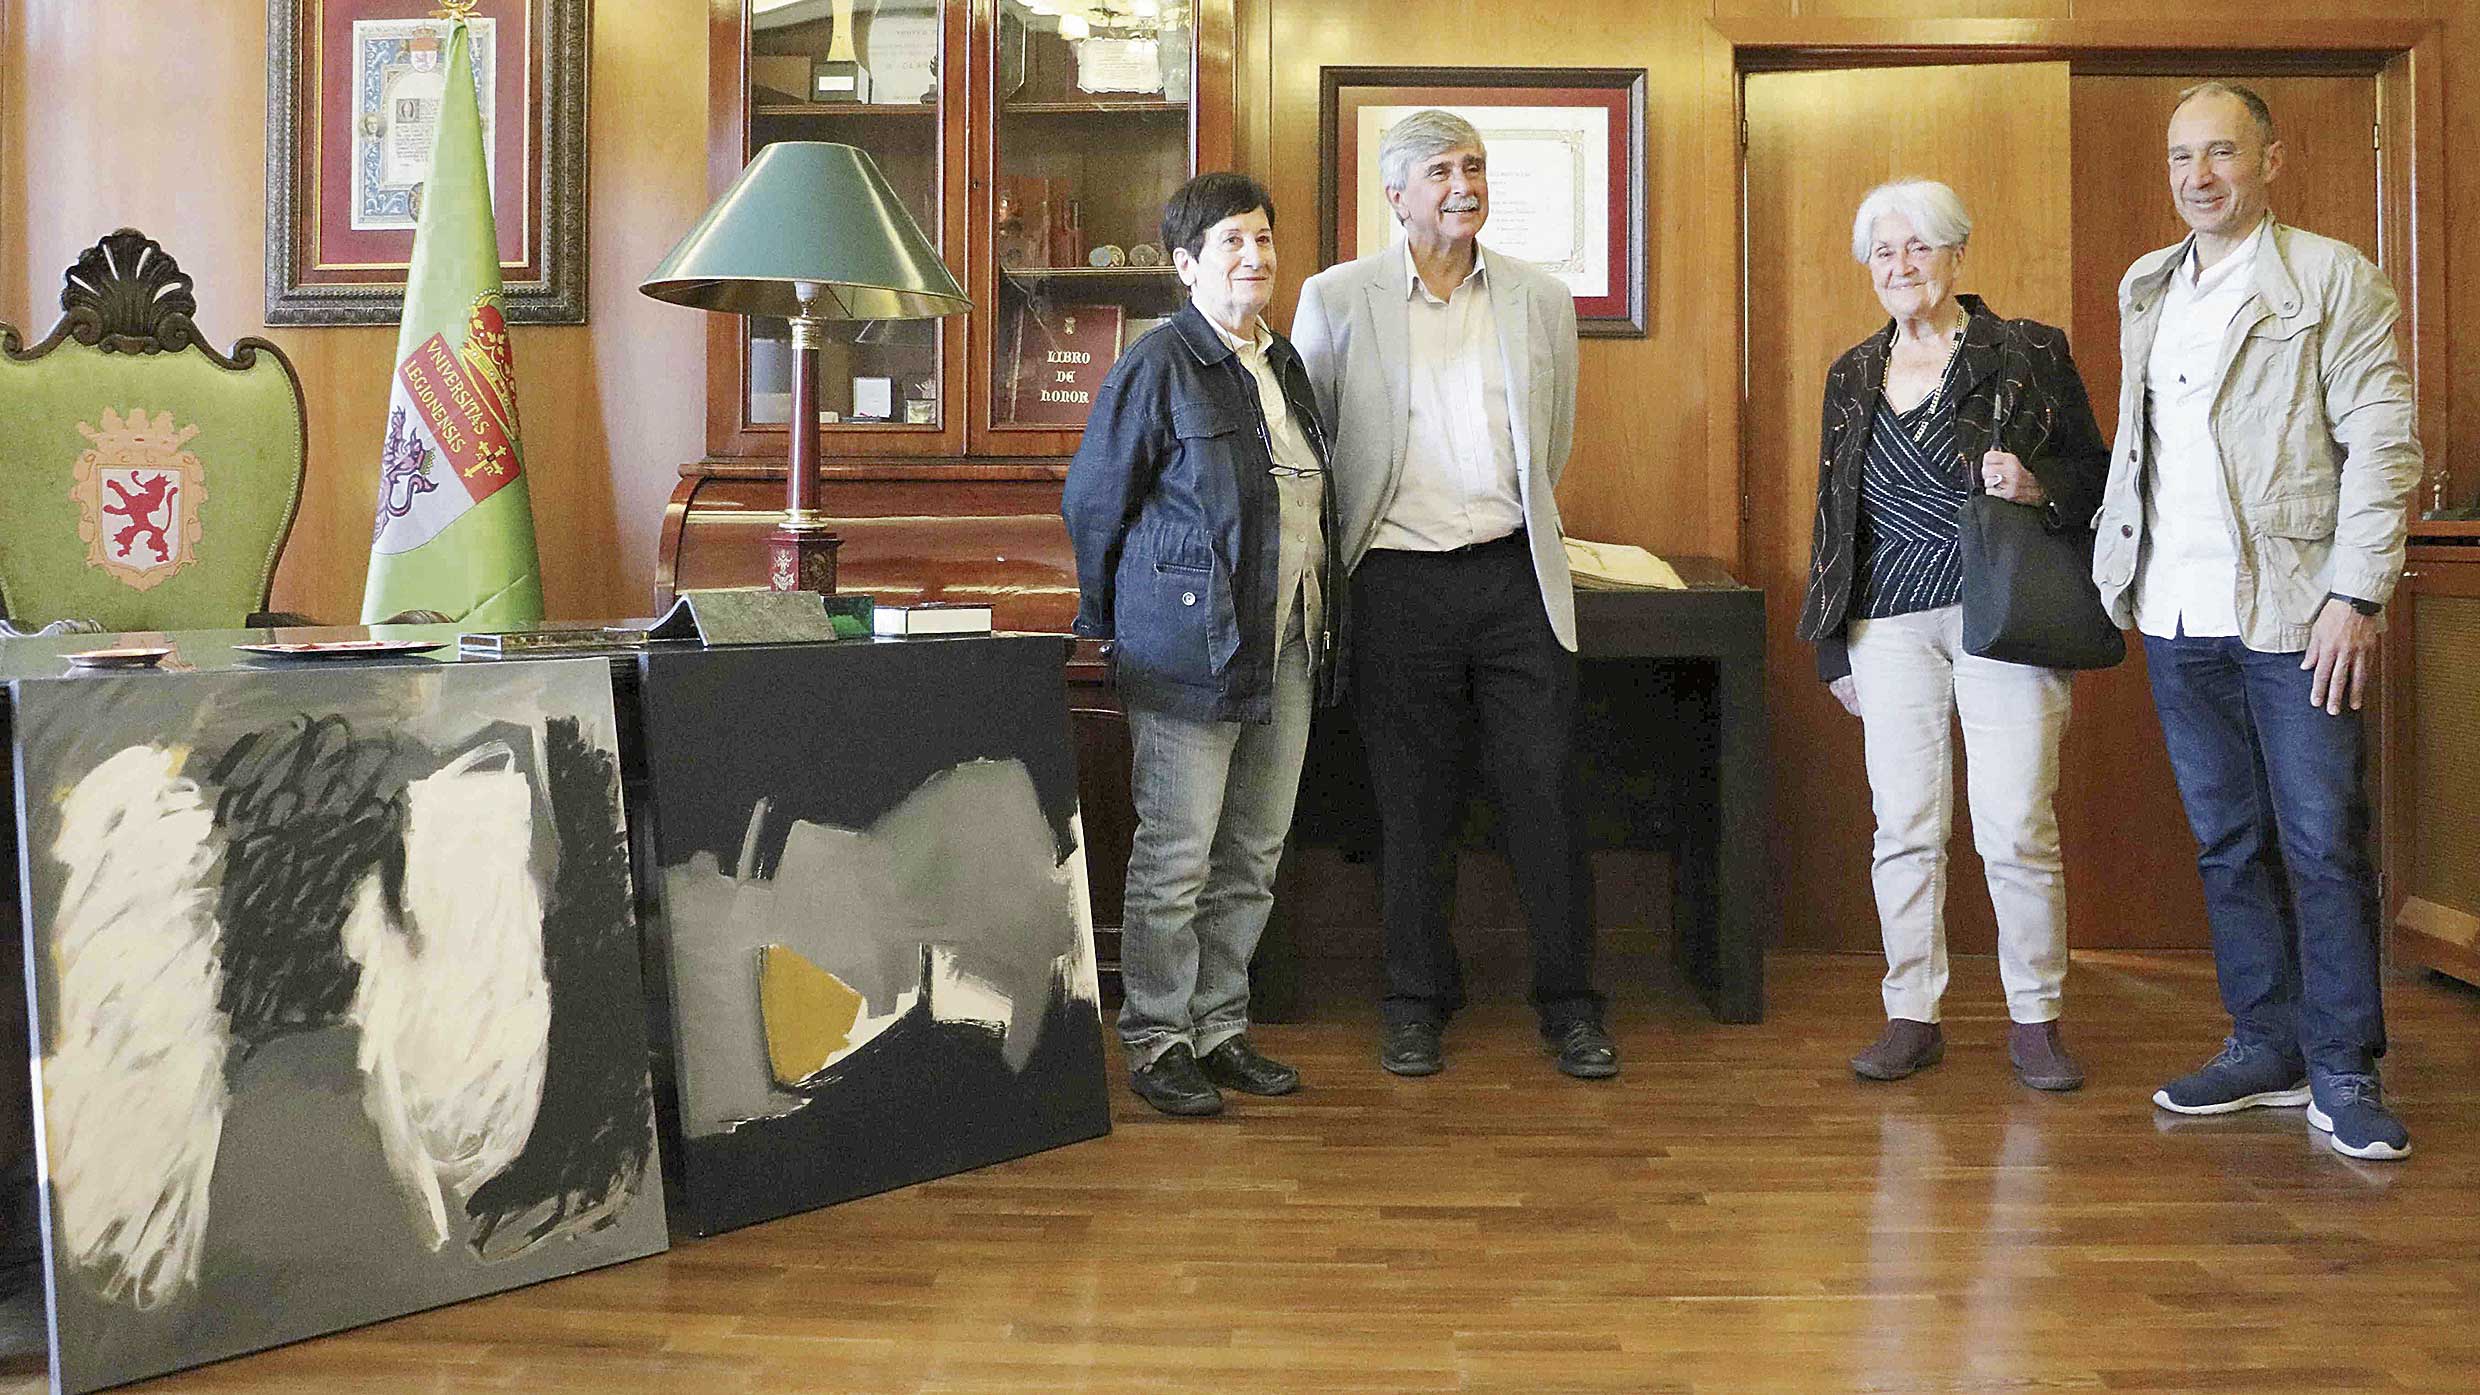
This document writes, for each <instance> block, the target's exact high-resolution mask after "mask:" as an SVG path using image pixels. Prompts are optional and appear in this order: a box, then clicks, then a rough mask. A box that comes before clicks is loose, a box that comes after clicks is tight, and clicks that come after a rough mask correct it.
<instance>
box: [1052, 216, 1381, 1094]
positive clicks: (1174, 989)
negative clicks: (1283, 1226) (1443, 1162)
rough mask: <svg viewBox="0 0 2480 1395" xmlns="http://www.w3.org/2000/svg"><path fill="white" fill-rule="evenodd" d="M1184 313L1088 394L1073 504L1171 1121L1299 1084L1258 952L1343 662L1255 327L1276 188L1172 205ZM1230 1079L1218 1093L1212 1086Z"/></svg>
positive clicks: (1321, 499)
mask: <svg viewBox="0 0 2480 1395" xmlns="http://www.w3.org/2000/svg"><path fill="white" fill-rule="evenodd" d="M1162 233H1163V242H1164V245H1165V246H1166V247H1167V248H1169V249H1170V251H1171V258H1172V264H1173V266H1174V268H1175V269H1176V270H1177V271H1178V272H1179V276H1180V279H1181V281H1182V282H1183V283H1185V284H1186V285H1187V286H1188V289H1189V303H1188V304H1187V305H1184V306H1182V307H1181V308H1180V310H1179V313H1177V314H1175V315H1173V316H1172V317H1171V318H1170V320H1169V321H1168V322H1166V323H1165V324H1164V325H1162V326H1161V327H1159V328H1157V329H1154V330H1152V331H1150V332H1149V333H1147V334H1146V335H1145V336H1144V337H1143V338H1141V339H1139V340H1138V341H1137V342H1136V343H1135V344H1133V345H1131V346H1130V347H1129V349H1128V351H1127V352H1126V353H1125V354H1123V355H1121V357H1120V359H1119V362H1117V363H1116V364H1114V365H1112V368H1111V374H1110V377H1109V378H1108V379H1106V380H1105V381H1104V382H1103V385H1102V389H1101V391H1100V392H1098V393H1097V394H1096V395H1095V398H1094V408H1093V414H1092V416H1091V417H1090V418H1089V419H1088V420H1087V422H1086V426H1085V439H1084V443H1083V444H1082V445H1081V446H1079V447H1078V448H1077V453H1076V458H1075V460H1074V461H1072V462H1071V463H1070V464H1069V466H1068V482H1067V488H1066V493H1065V497H1064V499H1063V501H1062V504H1061V513H1062V514H1063V515H1064V516H1065V518H1066V519H1067V523H1068V535H1069V539H1070V541H1071V542H1072V543H1073V544H1074V545H1075V548H1076V568H1077V584H1078V590H1079V592H1080V595H1079V599H1078V608H1077V616H1076V632H1077V633H1078V634H1081V635H1089V636H1093V637H1095V638H1098V639H1104V640H1108V641H1109V642H1110V652H1111V654H1112V656H1113V660H1112V662H1113V672H1114V674H1115V677H1116V680H1117V684H1118V689H1119V695H1120V700H1121V704H1122V705H1123V706H1124V707H1125V708H1126V709H1127V712H1128V731H1129V737H1130V740H1131V743H1132V744H1133V746H1134V748H1135V760H1134V763H1133V764H1132V766H1131V769H1130V777H1129V784H1130V794H1131V796H1132V801H1133V803H1134V804H1135V806H1136V814H1137V829H1136V837H1135V839H1134V842H1133V844H1132V846H1131V848H1130V850H1129V855H1128V891H1127V901H1126V909H1125V912H1124V914H1123V916H1122V923H1121V931H1120V981H1121V984H1122V988H1123V996H1124V999H1125V1001H1124V1004H1123V1006H1122V1007H1121V1009H1120V1015H1119V1034H1120V1040H1121V1041H1122V1043H1123V1044H1125V1046H1126V1047H1127V1050H1128V1058H1129V1067H1130V1069H1129V1088H1130V1089H1131V1090H1133V1091H1135V1092H1136V1094H1137V1096H1138V1097H1139V1098H1141V1099H1143V1100H1144V1101H1145V1102H1146V1103H1147V1104H1150V1105H1152V1106H1153V1107H1154V1108H1156V1109H1158V1110H1161V1111H1162V1112H1164V1113H1166V1114H1175V1115H1198V1114H1213V1113H1217V1112H1219V1111H1220V1110H1221V1109H1222V1107H1223V1100H1222V1094H1221V1090H1238V1091H1240V1092H1242V1093H1244V1094H1251V1095H1282V1094H1289V1093H1290V1092H1291V1091H1293V1090H1295V1089H1297V1088H1299V1085H1300V1075H1299V1073H1298V1072H1297V1071H1294V1070H1293V1069H1292V1068H1291V1067H1289V1066H1285V1065H1282V1064H1280V1063H1278V1062H1275V1061H1272V1060H1269V1059H1267V1058H1266V1057H1265V1056H1264V1055H1262V1054H1260V1053H1259V1052H1258V1051H1257V1049H1256V1048H1255V1047H1254V1046H1253V1045H1251V1044H1250V1042H1249V1039H1248V1036H1247V1033H1248V1028H1249V958H1250V956H1251V955H1252V954H1253V953H1254V952H1255V951H1256V948H1257V938H1258V936H1259V935H1260V934H1261V933H1263V932H1264V930H1265V928H1266V915H1267V912H1268V911H1269V910H1270V909H1272V907H1273V905H1274V872H1275V865H1276V863H1277V862H1278V861H1279V860H1280V858H1281V856H1282V852H1283V839H1284V836H1285V834H1286V833H1288V832H1289V831H1290V828H1291V822H1292V804H1293V800H1294V797H1295V796H1296V795H1297V794H1298V792H1299V788H1300V765H1301V759H1302V757H1303V755H1304V754H1305V753H1306V751H1307V748H1308V740H1309V712H1310V708H1311V706H1312V705H1313V701H1314V698H1315V696H1316V694H1317V692H1318V690H1319V689H1320V688H1321V687H1322V686H1324V685H1323V684H1321V681H1320V680H1321V678H1322V677H1323V676H1326V675H1331V673H1332V672H1333V666H1334V648H1335V645H1334V637H1335V634H1336V632H1337V627H1336V614H1335V611H1336V603H1337V602H1338V601H1339V600H1340V597H1339V596H1337V595H1336V593H1335V591H1334V588H1333V581H1334V579H1335V577H1336V569H1335V555H1334V549H1333V540H1334V536H1335V529H1334V526H1333V514H1332V504H1331V503H1330V502H1329V500H1328V497H1327V491H1326V477H1325V469H1326V438H1325V432H1324V430H1323V428H1322V427H1321V426H1320V425H1319V423H1318V419H1317V405H1316V397H1315V395H1314V394H1313V393H1312V391H1311V389H1310V385H1309V377H1308V373H1307V371H1306V370H1305V369H1303V368H1302V367H1301V362H1300V355H1298V354H1297V353H1295V352H1293V350H1292V346H1291V344H1290V342H1289V341H1287V340H1286V339H1284V338H1283V336H1281V335H1279V334H1276V333H1275V332H1274V331H1273V330H1272V329H1270V328H1268V327H1267V325H1266V322H1265V320H1264V319H1263V318H1262V316H1263V314H1264V312H1265V309H1266V305H1267V303H1268V302H1269V301H1271V300H1272V299H1273V298H1274V275H1275V253H1274V201H1273V200H1272V199H1270V198H1268V197H1267V195H1266V191H1265V190H1264V189H1263V188H1262V187H1260V186H1259V185H1258V183H1257V182H1256V181H1255V180H1253V179H1249V178H1248V177H1246V176H1244V175H1238V174H1225V173H1217V174H1202V175H1199V176H1197V177H1196V178H1195V179H1192V180H1190V181H1189V182H1188V183H1186V184H1184V185H1182V186H1181V187H1180V189H1179V191H1178V192H1176V193H1174V194H1173V195H1172V196H1171V200H1170V202H1169V204H1168V205H1166V206H1165V208H1164V209H1163V218H1162ZM1218 1087H1220V1088H1219V1089H1218Z"/></svg>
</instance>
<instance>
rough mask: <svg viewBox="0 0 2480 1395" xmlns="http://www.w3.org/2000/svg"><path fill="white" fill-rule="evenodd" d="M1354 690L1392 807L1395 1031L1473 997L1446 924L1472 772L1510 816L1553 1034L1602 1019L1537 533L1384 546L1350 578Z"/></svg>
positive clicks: (1435, 1018)
mask: <svg viewBox="0 0 2480 1395" xmlns="http://www.w3.org/2000/svg"><path fill="white" fill-rule="evenodd" d="M1352 626H1353V629H1352V634H1353V641H1352V642H1353V646H1354V648H1353V661H1352V687H1353V692H1354V694H1355V697H1354V702H1355V708H1356V715H1357V716H1358V719H1359V725H1360V732H1361V739H1362V742H1363V744H1364V745H1365V746H1366V747H1367V748H1368V752H1369V774H1370V782H1371V785H1372V792H1373V793H1374V794H1375V795H1376V797H1377V802H1378V811H1379V813H1378V827H1379V832H1380V835H1381V837H1382V839H1383V842H1382V844H1381V846H1380V849H1379V857H1378V876H1379V902H1380V909H1381V914H1382V915H1383V917H1384V919H1385V922H1386V1001H1385V1005H1384V1013H1385V1018H1386V1020H1387V1021H1388V1022H1389V1023H1396V1022H1406V1021H1426V1022H1430V1023H1433V1024H1443V1023H1444V1022H1445V1021H1446V1019H1447V1017H1448V1015H1449V1014H1451V1013H1453V1012H1454V1011H1455V1010H1456V1009H1457V1008H1459V1007H1461V1006H1463V1003H1464V975H1463V967H1462V965H1461V964H1459V963H1458V962H1457V959H1456V954H1455V941H1454V939H1453V937H1452V936H1450V935H1449V933H1448V930H1447V919H1448V912H1449V908H1450V887H1451V878H1452V877H1453V875H1454V868H1455V862H1454V857H1455V846H1454V838H1455V834H1456V828H1457V824H1458V823H1459V821H1460V820H1459V816H1460V815H1461V813H1462V812H1463V806H1464V796H1465V792H1466V791H1465V771H1466V770H1467V769H1468V766H1469V763H1470V761H1471V758H1472V757H1474V756H1476V755H1477V756H1478V764H1479V766H1480V768H1481V771H1482V773H1483V775H1484V776H1485V778H1486V780H1487V782H1488V787H1489V790H1490V794H1491V797H1492V799H1493V801H1494V802H1495V803H1496V804H1497V806H1498V814H1499V826H1500V828H1501V829H1502V830H1503V833H1504V841H1505V848H1506V852H1507V860H1508V862H1509V864H1510V865H1511V867H1512V868H1513V870H1514V872H1515V883H1516V895H1517V897H1518V899H1519V900H1520V901H1521V903H1522V905H1523V908H1524V918H1525V922H1526V925H1527V927H1528V928H1529V929H1530V930H1531V931H1532V938H1533V991H1532V1001H1533V1006H1534V1007H1535V1008H1536V1009H1537V1010H1538V1011H1539V1012H1540V1014H1541V1020H1542V1025H1543V1027H1544V1028H1545V1029H1555V1028H1557V1027H1560V1026H1563V1025H1565V1024H1566V1023H1568V1022H1571V1021H1574V1020H1576V1019H1578V1018H1591V1019H1595V1020H1598V1019H1599V1018H1600V1016H1601V1010H1602V999H1601V996H1600V995H1599V994H1597V993H1595V992H1594V991H1593V927H1592V914H1591V899H1592V874H1591V870H1590V868H1589V867H1588V866H1587V864H1586V862H1585V852H1584V839H1583V837H1582V831H1581V828H1580V825H1579V820H1578V816H1577V804H1576V797H1575V786H1576V779H1575V768H1574V759H1573V750H1574V745H1575V732H1576V686H1577V685H1576V656H1575V655H1574V654H1571V653H1569V652H1568V651H1567V649H1566V648H1565V647H1563V646H1562V645H1560V643H1559V641H1558V636H1557V635H1555V634H1553V633H1552V632H1551V629H1550V621H1549V618H1548V617H1547V616H1546V615H1544V614H1543V612H1542V605H1541V588H1540V584H1539V583H1538V582H1537V581H1536V580H1535V578H1534V576H1533V561H1532V555H1531V553H1530V552H1528V551H1527V550H1526V546H1525V541H1524V535H1523V534H1521V533H1518V534H1516V535H1514V536H1513V537H1511V538H1505V539H1500V540H1498V541H1495V542H1488V543H1481V544H1478V545H1476V546H1473V547H1469V548H1464V549H1460V550H1458V551H1455V552H1396V551H1383V550H1382V551H1373V552H1371V553H1369V554H1368V555H1367V556H1366V557H1364V558H1363V559H1362V560H1361V564H1360V567H1359V569H1358V570H1357V571H1355V572H1354V573H1353V576H1352Z"/></svg>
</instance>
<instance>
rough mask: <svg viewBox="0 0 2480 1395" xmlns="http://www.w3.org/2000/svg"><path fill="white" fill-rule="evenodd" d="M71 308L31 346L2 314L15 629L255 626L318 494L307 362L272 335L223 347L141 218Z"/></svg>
mask: <svg viewBox="0 0 2480 1395" xmlns="http://www.w3.org/2000/svg"><path fill="white" fill-rule="evenodd" d="M60 308H61V311H62V313H61V317H60V322H59V323H58V324H57V325H55V326H54V327H53V329H52V332H51V334H50V335H49V336H48V337H46V338H45V339H44V340H43V341H42V342H41V343H39V344H36V345H35V346H34V347H33V348H31V349H28V348H24V347H22V344H21V341H20V339H19V337H18V332H17V330H16V329H15V328H14V327H13V326H10V325H7V324H0V624H6V625H7V626H8V627H9V629H10V630H11V631H17V630H20V629H31V628H33V627H35V626H42V625H47V624H52V623H54V622H61V621H68V622H86V623H87V624H91V625H93V626H95V627H99V628H101V629H104V630H112V631H128V630H182V629H229V628H233V627H236V626H239V625H242V624H244V623H246V622H247V621H248V620H249V619H250V617H252V616H253V615H256V614H258V613H260V612H263V611H264V610H265V609H266V606H267V595H268V590H269V588H270V587H271V586H272V585H273V584H274V581H275V570H276V560H277V558H278V557H279V556H281V555H282V553H283V550H284V541H285V538H286V537H287V536H288V535H289V534H290V533H291V532H292V527H293V516H294V513H295V512H296V511H297V510H298V508H299V507H300V503H301V487H302V475H303V471H304V468H305V460H306V457H307V452H308V427H307V423H306V419H305V416H304V413H303V407H302V392H301V380H300V378H299V377H298V376H297V375H296V374H295V373H294V372H293V365H292V364H291V362H289V361H288V360H287V359H286V358H285V357H284V353H283V351H282V350H280V349H278V348H277V347H276V346H275V345H274V344H271V343H269V342H268V341H266V340H264V339H258V338H247V339H243V340H241V341H239V342H238V343H236V344H234V345H233V349H232V353H231V354H230V355H229V356H228V355H225V354H220V353H217V352H216V351H215V349H214V348H213V346H211V345H209V344H208V343H207V342H206V340H205V338H204V336H202V335H201V334H200V333H199V332H198V327H197V325H196V324H195V323H194V322H193V320H192V316H194V315H195V314H196V313H197V309H198V300H197V297H196V296H195V295H193V294H192V293H191V285H190V278H189V277H188V275H187V274H185V273H184V272H183V271H182V270H181V268H180V266H179V265H178V264H177V263H176V262H174V261H173V259H172V257H171V256H170V254H168V253H166V252H165V251H164V250H163V248H162V247H160V246H158V245H157V244H156V243H155V242H154V240H153V239H151V238H149V237H147V236H146V235H145V234H144V233H141V232H139V231H137V230H136V229H133V228H122V229H120V230H119V231H117V232H115V233H113V234H112V235H111V236H109V237H106V238H105V239H103V240H102V241H101V242H98V243H96V244H95V245H94V246H92V247H90V248H88V249H86V251H85V252H84V253H82V254H81V255H80V256H79V257H78V259H77V264H76V265H74V266H72V267H70V268H69V270H68V273H67V276H66V278H65V284H64V285H63V287H62V290H61V293H60ZM71 627H72V628H84V627H85V626H84V625H78V624H74V623H73V624H72V626H71Z"/></svg>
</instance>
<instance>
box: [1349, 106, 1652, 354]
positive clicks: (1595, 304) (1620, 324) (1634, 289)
mask: <svg viewBox="0 0 2480 1395" xmlns="http://www.w3.org/2000/svg"><path fill="white" fill-rule="evenodd" d="M1322 78H1323V80H1322V82H1321V91H1320V97H1319V103H1318V209H1319V222H1318V264H1319V265H1320V266H1321V267H1325V266H1332V265H1334V264H1335V263H1336V262H1337V261H1339V260H1343V259H1345V258H1346V257H1348V256H1350V255H1352V251H1351V247H1352V241H1353V239H1354V237H1355V235H1356V229H1357V227H1358V224H1359V219H1360V201H1361V200H1362V199H1365V198H1379V197H1382V195H1381V193H1380V191H1379V189H1378V186H1377V179H1376V177H1375V175H1374V173H1371V174H1364V166H1366V167H1368V168H1369V169H1371V170H1374V168H1375V165H1376V160H1377V152H1375V151H1366V152H1364V151H1362V150H1361V149H1360V148H1359V147H1360V139H1359V132H1360V120H1359V116H1360V110H1361V108H1363V107H1369V106H1382V107H1383V106H1428V107H1443V108H1445V109H1447V110H1449V111H1455V112H1458V113H1459V114H1463V115H1466V116H1467V117H1468V118H1469V117H1471V116H1472V115H1473V114H1474V113H1475V112H1476V111H1477V110H1478V109H1480V108H1486V107H1561V108H1574V109H1579V110H1589V111H1593V112H1596V113H1599V114H1600V118H1601V119H1602V120H1604V121H1606V122H1607V123H1608V125H1607V127H1606V136H1607V139H1606V141H1605V143H1604V149H1605V150H1606V151H1607V153H1608V161H1607V167H1606V168H1605V169H1604V170H1602V171H1601V175H1602V188H1601V189H1600V190H1599V196H1600V197H1601V198H1602V199H1603V200H1604V201H1605V202H1606V203H1607V206H1608V209H1609V222H1608V227H1609V230H1610V239H1609V242H1610V245H1609V248H1608V256H1609V271H1608V276H1607V279H1606V280H1605V282H1604V284H1605V286H1607V288H1608V290H1607V293H1605V294H1603V295H1598V296H1578V297H1577V298H1576V332H1577V333H1579V334H1582V335H1597V336H1613V337H1641V336H1643V334H1644V333H1645V71H1644V69H1642V68H1327V69H1324V70H1323V72H1322ZM1474 124H1476V125H1481V124H1483V123H1482V122H1481V121H1475V122H1474ZM1483 237H1484V240H1485V241H1486V240H1487V237H1488V234H1487V233H1486V231H1485V232H1484V234H1483Z"/></svg>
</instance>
